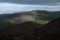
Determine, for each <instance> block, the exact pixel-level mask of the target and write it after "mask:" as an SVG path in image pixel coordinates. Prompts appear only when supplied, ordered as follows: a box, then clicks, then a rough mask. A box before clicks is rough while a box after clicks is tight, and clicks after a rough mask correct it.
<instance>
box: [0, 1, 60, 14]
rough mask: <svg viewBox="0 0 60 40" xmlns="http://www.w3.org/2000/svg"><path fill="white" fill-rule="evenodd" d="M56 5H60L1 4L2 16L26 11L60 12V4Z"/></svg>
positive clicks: (0, 12) (0, 11)
mask: <svg viewBox="0 0 60 40" xmlns="http://www.w3.org/2000/svg"><path fill="white" fill-rule="evenodd" d="M55 4H58V5H43V4H41V5H39V4H38V5H37V4H34V5H33V4H18V3H8V2H0V14H4V13H14V12H24V11H31V10H47V11H60V3H55Z"/></svg>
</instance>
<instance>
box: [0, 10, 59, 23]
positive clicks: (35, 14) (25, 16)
mask: <svg viewBox="0 0 60 40" xmlns="http://www.w3.org/2000/svg"><path fill="white" fill-rule="evenodd" d="M58 17H60V11H56V12H49V11H46V10H33V11H28V12H19V13H13V14H1V15H0V20H3V21H5V20H9V21H12V22H13V21H14V22H22V21H32V20H47V21H51V20H53V19H55V18H58Z"/></svg>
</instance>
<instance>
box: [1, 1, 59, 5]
mask: <svg viewBox="0 0 60 40" xmlns="http://www.w3.org/2000/svg"><path fill="white" fill-rule="evenodd" d="M0 2H10V3H20V4H38V5H40V4H46V5H53V3H58V2H60V0H0ZM51 3H52V4H51Z"/></svg>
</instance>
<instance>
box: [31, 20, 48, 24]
mask: <svg viewBox="0 0 60 40" xmlns="http://www.w3.org/2000/svg"><path fill="white" fill-rule="evenodd" d="M32 22H35V23H37V24H47V23H48V22H49V21H45V20H33V21H32Z"/></svg>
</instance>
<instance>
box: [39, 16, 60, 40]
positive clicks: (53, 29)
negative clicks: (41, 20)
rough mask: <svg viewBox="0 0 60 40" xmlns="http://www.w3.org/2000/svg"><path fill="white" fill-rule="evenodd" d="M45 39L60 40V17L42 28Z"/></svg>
mask: <svg viewBox="0 0 60 40" xmlns="http://www.w3.org/2000/svg"><path fill="white" fill-rule="evenodd" d="M40 30H41V31H43V32H42V33H43V34H42V35H43V36H42V37H43V40H45V39H46V40H60V17H59V18H57V19H55V20H52V21H51V22H50V23H48V24H46V25H44V26H42V27H41V28H40Z"/></svg>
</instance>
